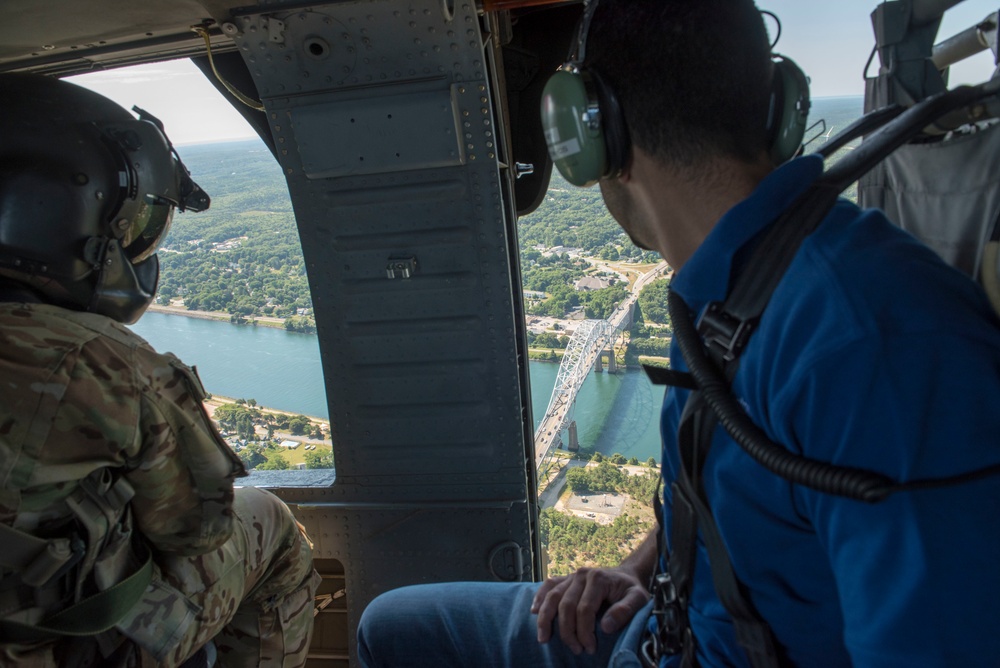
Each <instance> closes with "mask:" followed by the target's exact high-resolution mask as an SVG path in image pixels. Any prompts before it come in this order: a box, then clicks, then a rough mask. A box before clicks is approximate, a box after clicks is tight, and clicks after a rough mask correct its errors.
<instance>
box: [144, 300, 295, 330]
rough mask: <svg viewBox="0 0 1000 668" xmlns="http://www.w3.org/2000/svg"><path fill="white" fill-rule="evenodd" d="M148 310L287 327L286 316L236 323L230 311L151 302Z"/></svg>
mask: <svg viewBox="0 0 1000 668" xmlns="http://www.w3.org/2000/svg"><path fill="white" fill-rule="evenodd" d="M146 310H147V311H149V312H150V313H162V314H163V315H180V316H184V317H185V318H197V319H199V320H216V321H218V322H228V323H230V324H232V325H236V324H239V325H250V326H251V327H253V326H260V327H271V328H273V329H284V328H285V318H274V317H271V316H257V317H255V318H253V319H252V320H251V319H247V320H246V321H245V322H242V323H235V322H233V321H232V316H231V315H230V314H229V313H223V312H222V311H191V310H189V309H186V308H181V307H180V306H163V305H162V304H150V305H149V307H148V308H147V309H146Z"/></svg>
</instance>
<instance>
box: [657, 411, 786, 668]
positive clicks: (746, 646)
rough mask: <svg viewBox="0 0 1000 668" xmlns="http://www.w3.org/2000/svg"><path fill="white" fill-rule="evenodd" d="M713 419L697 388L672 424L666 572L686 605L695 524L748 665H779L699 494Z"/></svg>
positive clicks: (776, 667)
mask: <svg viewBox="0 0 1000 668" xmlns="http://www.w3.org/2000/svg"><path fill="white" fill-rule="evenodd" d="M717 424H718V421H717V419H716V417H715V415H714V413H712V411H711V409H710V408H709V407H708V405H707V404H705V402H704V398H703V397H702V396H701V393H700V392H694V393H693V394H692V395H691V396H690V397H689V398H688V401H687V403H686V404H685V406H684V415H683V416H682V418H681V425H680V428H679V430H678V445H679V449H680V455H681V473H680V475H679V476H678V478H677V481H676V482H675V483H674V485H673V487H672V488H673V491H674V496H673V499H674V505H673V513H672V515H671V518H672V521H673V527H672V531H671V540H672V548H673V550H672V552H671V555H670V574H671V577H672V578H673V579H674V582H675V585H676V586H677V589H678V593H679V595H680V597H681V600H682V601H683V602H684V604H685V608H686V604H687V602H688V601H689V600H690V587H691V585H692V584H693V575H694V567H695V561H694V560H695V555H696V551H695V547H696V541H697V532H698V529H699V528H700V529H701V535H702V540H703V541H704V543H705V549H706V550H707V551H708V558H709V566H710V568H711V572H712V582H713V584H714V585H715V591H716V594H717V595H718V597H719V601H720V602H721V603H722V605H723V606H724V607H725V608H726V611H727V612H728V613H729V615H730V617H732V619H733V625H734V627H735V630H736V638H737V641H738V642H739V643H740V646H741V647H743V650H744V651H745V652H746V654H747V657H748V658H749V659H750V663H751V665H752V666H753V667H754V668H779V667H780V666H782V665H783V663H782V660H781V657H780V656H779V654H778V649H777V648H778V644H777V641H776V640H775V638H774V634H773V633H772V631H771V628H770V626H768V624H767V622H765V621H764V619H763V618H762V617H761V616H760V614H759V613H758V612H757V610H756V608H755V607H754V606H753V603H751V602H750V599H749V597H748V596H747V593H746V591H745V589H744V587H743V586H742V584H741V583H740V582H739V580H738V579H737V577H736V573H735V572H734V571H733V566H732V562H731V561H730V560H729V551H728V550H727V548H726V544H725V542H724V541H723V540H722V535H721V533H720V532H719V527H718V525H717V524H716V523H715V518H714V516H713V515H712V511H711V510H710V509H709V504H708V500H707V497H706V496H705V490H704V486H703V484H702V479H703V476H702V470H703V468H704V464H705V460H706V458H707V456H708V450H709V447H710V446H711V443H712V434H713V433H714V431H715V427H716V425H717ZM678 520H680V522H678Z"/></svg>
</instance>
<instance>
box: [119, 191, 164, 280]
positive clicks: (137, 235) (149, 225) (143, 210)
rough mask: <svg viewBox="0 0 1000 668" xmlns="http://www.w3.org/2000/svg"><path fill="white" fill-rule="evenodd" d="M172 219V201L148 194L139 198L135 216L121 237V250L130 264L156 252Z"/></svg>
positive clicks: (136, 262)
mask: <svg viewBox="0 0 1000 668" xmlns="http://www.w3.org/2000/svg"><path fill="white" fill-rule="evenodd" d="M173 219H174V205H173V203H171V202H169V201H168V200H165V199H163V198H161V197H156V196H155V195H149V194H147V195H145V196H144V197H143V198H142V199H141V201H140V202H139V207H138V210H137V212H136V214H135V216H133V217H132V220H131V222H130V224H129V226H128V229H126V230H125V235H124V236H123V237H122V238H121V245H122V250H124V251H125V255H126V256H127V257H128V259H129V261H130V262H132V264H138V263H140V262H142V261H143V260H146V259H148V258H149V257H150V256H151V255H153V254H154V253H155V252H156V249H157V248H159V247H160V243H161V242H162V241H163V239H164V237H166V236H167V232H169V231H170V223H171V221H173Z"/></svg>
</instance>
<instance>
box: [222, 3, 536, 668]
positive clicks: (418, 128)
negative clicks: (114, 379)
mask: <svg viewBox="0 0 1000 668" xmlns="http://www.w3.org/2000/svg"><path fill="white" fill-rule="evenodd" d="M493 20H494V17H493V15H490V14H484V15H480V14H479V13H478V12H477V8H476V3H474V2H472V0H412V1H411V2H409V3H398V2H332V3H328V4H322V3H317V4H311V5H309V6H307V7H306V6H304V4H303V3H301V2H287V3H286V2H281V1H276V2H266V3H260V4H259V5H253V6H248V7H247V8H245V9H244V10H239V11H237V12H235V13H234V14H233V15H232V16H231V17H230V18H229V19H228V20H226V21H225V22H223V23H222V24H221V27H222V32H223V33H224V34H225V35H227V36H228V37H230V38H231V39H232V40H233V42H234V43H235V45H236V47H237V49H238V50H239V53H240V54H241V55H242V57H243V60H244V62H245V64H246V66H247V68H248V69H249V71H250V74H251V76H252V77H253V82H254V83H255V85H256V88H257V92H258V93H259V95H260V98H261V101H262V102H263V107H264V113H265V114H266V117H267V122H268V123H269V125H270V131H271V134H272V136H273V138H274V146H275V150H276V154H277V157H278V160H279V162H280V164H281V167H282V169H283V171H284V173H285V176H286V179H287V182H288V188H289V192H290V194H291V198H292V203H293V207H294V211H295V217H296V220H297V223H298V229H299V235H300V238H301V241H302V247H303V253H304V256H305V261H306V264H307V265H308V275H309V283H310V287H311V290H312V300H313V305H314V308H315V316H316V325H317V329H318V334H319V344H320V350H321V353H322V358H323V372H324V376H325V383H326V389H327V397H328V403H329V408H330V419H331V432H332V440H333V443H334V456H335V466H336V477H335V480H333V479H332V476H326V474H324V472H322V471H294V472H271V473H272V474H287V475H282V476H281V480H280V481H278V482H280V484H281V485H282V487H281V488H280V489H277V490H275V491H276V492H277V493H278V494H279V495H280V496H281V497H282V498H283V499H284V500H285V501H286V502H288V503H289V505H290V506H292V508H293V509H294V511H295V514H296V516H297V517H298V518H299V520H300V521H302V523H303V524H304V525H305V526H306V528H307V529H308V531H309V534H310V536H311V537H312V538H313V539H314V541H315V555H316V558H317V567H318V569H319V570H320V571H321V573H324V572H326V573H334V574H335V573H336V572H337V571H338V570H340V571H341V572H342V573H343V575H342V577H343V580H342V581H341V580H339V579H337V576H336V575H334V576H332V577H331V578H330V579H331V581H332V582H334V584H333V585H327V586H326V587H325V589H321V593H323V592H324V591H325V592H327V593H328V594H332V595H333V597H334V598H336V599H339V600H336V601H335V602H334V604H332V605H330V606H328V607H327V608H326V609H325V610H323V611H322V612H321V614H320V615H319V616H318V618H317V627H316V634H315V638H314V641H313V651H312V652H311V653H310V657H311V659H312V661H311V665H344V663H346V661H347V659H348V653H349V655H350V658H351V663H352V664H356V660H357V656H356V649H355V646H354V645H355V639H354V633H353V630H354V629H355V628H356V627H357V622H358V618H359V617H360V615H361V612H362V611H363V609H364V608H365V606H366V605H367V604H368V602H369V601H370V600H371V599H372V598H374V597H375V596H376V595H378V594H379V593H382V592H384V591H386V590H389V589H393V588H395V587H398V586H401V585H405V584H413V583H418V582H434V581H445V580H507V581H517V580H531V579H533V578H535V577H538V576H539V575H540V573H541V555H540V553H539V544H538V536H537V531H536V523H537V515H538V513H537V508H536V503H537V501H536V497H537V493H536V483H535V473H534V452H533V443H532V423H531V415H530V393H529V387H528V372H527V355H526V337H525V334H524V325H523V322H524V319H523V317H522V313H521V309H522V299H521V292H520V290H521V288H520V276H519V274H518V266H519V265H518V259H517V244H516V239H515V222H516V215H515V212H514V210H513V209H514V204H513V203H514V198H513V196H512V192H511V191H512V189H513V180H514V179H513V176H512V175H511V174H510V171H509V170H508V169H507V168H506V166H507V165H509V164H512V163H511V160H510V158H509V156H508V155H507V151H508V145H507V138H506V129H505V119H504V113H503V109H504V108H505V107H504V100H503V99H498V98H497V97H496V96H497V95H502V94H503V91H502V87H501V86H499V85H497V84H496V82H497V81H503V77H502V72H498V69H499V68H500V67H502V63H501V62H500V59H499V58H498V56H497V54H498V53H499V45H498V44H497V42H498V41H499V40H500V31H501V30H502V28H503V26H500V27H499V29H497V27H496V26H494V25H493V24H492V23H491V22H492V21H493ZM255 478H256V479H255ZM274 482H275V481H274V480H272V479H269V480H261V479H259V478H258V477H257V476H254V477H251V478H250V484H261V485H264V486H269V487H270V486H272V485H273V484H274ZM331 482H332V485H331V484H330V483H331ZM341 582H342V584H341ZM345 601H346V606H345V605H344V602H345ZM331 620H332V621H331ZM341 638H346V639H347V640H346V642H347V643H349V647H344V646H343V644H344V643H345V640H340V639H341ZM348 650H349V652H348ZM314 661H315V663H314Z"/></svg>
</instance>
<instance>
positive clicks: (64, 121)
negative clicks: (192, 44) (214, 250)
mask: <svg viewBox="0 0 1000 668" xmlns="http://www.w3.org/2000/svg"><path fill="white" fill-rule="evenodd" d="M0 98H2V99H4V100H5V104H4V106H3V107H0V666H18V667H21V666H57V665H58V666H65V665H72V666H90V665H121V666H126V665H163V666H176V665H180V664H182V663H183V662H184V661H185V660H186V659H188V657H190V656H191V655H192V654H194V653H196V652H198V651H199V649H200V648H202V647H203V646H204V645H205V644H206V643H208V642H209V641H211V640H213V639H214V643H215V646H216V648H217V650H218V655H219V662H220V664H222V665H226V666H230V665H232V666H258V665H260V666H301V665H303V664H304V663H305V657H306V652H307V650H308V647H309V639H310V636H311V633H312V623H313V597H314V594H315V591H316V586H317V584H318V580H319V576H318V575H317V574H316V572H315V571H314V570H313V568H312V552H311V544H310V543H309V540H308V538H307V537H306V535H305V533H304V531H303V530H302V527H301V526H300V525H298V523H297V522H296V521H295V520H294V518H293V517H292V515H291V513H290V512H289V510H288V508H287V507H286V506H285V505H284V504H283V503H282V502H281V501H280V500H278V499H277V498H276V497H274V496H273V495H271V494H269V493H267V492H265V491H262V490H256V489H253V488H244V489H239V490H237V491H236V493H235V494H234V490H233V481H234V479H235V478H236V477H239V476H242V475H245V471H244V469H243V466H242V464H241V462H240V460H239V458H238V457H237V456H236V455H235V454H234V453H233V452H232V451H231V450H230V449H229V447H228V446H227V445H226V443H225V442H224V441H223V440H222V439H221V438H220V436H219V435H218V433H217V431H216V430H215V428H214V427H213V425H212V423H211V421H210V420H209V418H208V416H207V414H206V413H205V410H204V406H203V403H202V400H203V399H204V396H205V393H204V390H203V389H202V387H201V383H200V382H199V380H198V378H197V376H196V375H195V373H194V371H193V369H191V368H189V367H186V366H184V365H183V364H182V363H181V362H180V361H179V360H178V359H177V358H176V357H174V356H172V355H169V354H167V355H161V354H158V353H156V352H155V351H154V350H153V349H152V348H151V347H150V346H149V345H148V344H147V343H146V342H145V341H143V340H142V339H141V338H139V337H138V336H136V335H135V334H133V333H132V332H131V331H129V330H128V329H127V328H125V327H124V326H122V325H121V324H120V323H123V322H124V323H130V322H134V321H135V320H136V319H138V317H139V316H140V315H141V314H142V312H143V311H144V310H145V308H146V307H147V306H148V305H149V303H150V302H151V300H152V296H153V294H154V291H155V285H156V279H157V277H158V264H157V259H156V255H155V252H156V248H157V247H158V245H159V243H160V242H161V241H162V239H163V237H164V236H165V234H166V231H167V228H168V226H169V222H170V217H171V215H172V212H173V209H174V207H181V208H182V209H184V208H186V209H192V210H203V209H204V208H206V207H207V206H208V197H207V195H205V194H204V193H203V192H202V191H201V190H200V189H199V188H198V186H197V185H196V184H194V182H193V181H191V179H190V177H189V176H188V175H187V171H186V170H185V169H184V167H183V165H182V164H181V163H180V162H179V160H178V159H177V157H176V154H175V153H174V152H173V150H172V148H171V147H170V144H169V142H168V141H167V139H166V137H165V136H164V135H163V133H162V128H160V127H159V124H158V122H157V121H156V120H155V119H154V118H152V117H151V116H149V115H148V114H146V113H145V112H141V111H140V114H139V115H140V120H135V119H133V117H132V116H131V115H130V114H128V113H127V112H125V111H124V110H123V109H121V108H120V107H118V106H117V105H115V104H113V103H111V102H110V101H108V100H106V99H105V98H103V97H101V96H99V95H97V94H95V93H91V92H90V91H86V90H84V89H82V88H79V87H76V86H73V85H71V84H67V83H63V82H59V81H56V80H53V79H47V78H44V77H37V76H34V75H0Z"/></svg>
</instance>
